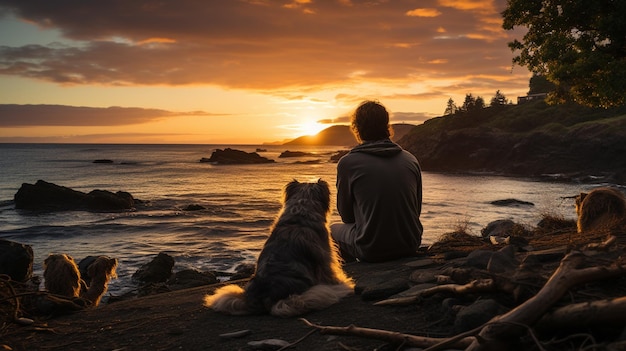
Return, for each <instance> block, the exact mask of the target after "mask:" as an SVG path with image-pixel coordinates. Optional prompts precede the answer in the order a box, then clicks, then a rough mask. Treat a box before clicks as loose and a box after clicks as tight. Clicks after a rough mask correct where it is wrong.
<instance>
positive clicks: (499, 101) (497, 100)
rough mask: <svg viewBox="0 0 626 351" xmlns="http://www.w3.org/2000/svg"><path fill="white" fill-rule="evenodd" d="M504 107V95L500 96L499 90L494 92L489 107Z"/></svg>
mask: <svg viewBox="0 0 626 351" xmlns="http://www.w3.org/2000/svg"><path fill="white" fill-rule="evenodd" d="M504 105H506V96H504V94H502V93H501V92H500V90H496V95H494V96H493V97H492V98H491V102H490V103H489V106H491V107H496V106H504Z"/></svg>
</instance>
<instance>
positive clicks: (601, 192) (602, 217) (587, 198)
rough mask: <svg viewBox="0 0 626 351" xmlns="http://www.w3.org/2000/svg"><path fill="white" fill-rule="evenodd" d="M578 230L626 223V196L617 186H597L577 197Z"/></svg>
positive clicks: (605, 227) (607, 227)
mask: <svg viewBox="0 0 626 351" xmlns="http://www.w3.org/2000/svg"><path fill="white" fill-rule="evenodd" d="M576 214H577V215H578V221H577V227H578V232H579V233H581V232H586V231H590V230H601V229H610V228H611V227H614V226H615V225H618V224H626V196H624V194H623V193H622V192H621V191H619V190H618V189H615V188H609V187H605V188H597V189H594V190H592V191H591V192H589V193H588V194H586V193H581V194H580V195H579V196H577V197H576Z"/></svg>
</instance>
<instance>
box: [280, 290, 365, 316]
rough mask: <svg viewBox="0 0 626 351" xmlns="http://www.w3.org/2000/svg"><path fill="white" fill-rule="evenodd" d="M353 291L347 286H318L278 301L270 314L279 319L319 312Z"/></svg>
mask: <svg viewBox="0 0 626 351" xmlns="http://www.w3.org/2000/svg"><path fill="white" fill-rule="evenodd" d="M353 291H354V289H353V288H352V286H350V285H349V284H344V283H341V284H333V285H329V284H320V285H315V286H313V287H311V288H310V289H309V290H307V291H305V292H303V293H302V294H300V295H291V296H289V297H288V298H286V299H283V300H280V301H278V302H277V303H276V304H274V306H272V310H271V311H270V313H271V314H272V315H274V316H279V317H292V316H297V315H301V314H303V313H306V312H309V311H312V310H321V309H324V308H326V307H328V306H330V305H333V304H335V303H337V302H339V300H340V299H341V298H343V297H345V296H348V295H350V294H352V293H353Z"/></svg>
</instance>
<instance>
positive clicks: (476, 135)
mask: <svg viewBox="0 0 626 351" xmlns="http://www.w3.org/2000/svg"><path fill="white" fill-rule="evenodd" d="M398 143H399V144H400V145H401V146H402V147H404V148H405V149H407V150H408V151H410V152H411V153H413V154H414V155H415V156H416V157H417V158H418V159H419V161H420V163H421V165H422V168H423V169H424V170H427V171H440V172H462V173H467V172H490V173H496V174H503V175H514V176H531V177H546V176H548V177H550V178H559V179H564V180H568V179H576V180H592V179H597V178H596V177H598V178H600V179H602V180H605V181H609V182H615V183H618V184H623V183H625V182H626V157H624V155H625V154H626V106H622V107H620V108H613V109H597V108H596V109H593V108H587V107H582V106H580V105H576V104H564V105H548V104H546V103H545V102H543V101H541V100H538V101H529V102H526V103H522V104H518V105H499V106H494V107H487V108H483V109H480V110H476V111H471V112H457V113H455V114H451V115H447V116H443V117H437V118H433V119H430V120H428V121H426V122H424V123H423V124H422V125H419V126H417V127H415V128H413V129H412V130H411V131H410V132H409V133H408V134H406V135H405V136H404V137H402V138H401V139H399V140H398ZM585 178H587V179H585Z"/></svg>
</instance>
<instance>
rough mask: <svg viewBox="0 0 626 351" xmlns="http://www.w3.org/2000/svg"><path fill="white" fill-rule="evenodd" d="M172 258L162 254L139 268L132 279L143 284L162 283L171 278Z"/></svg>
mask: <svg viewBox="0 0 626 351" xmlns="http://www.w3.org/2000/svg"><path fill="white" fill-rule="evenodd" d="M172 268H174V258H173V257H172V256H170V255H168V254H166V253H164V252H159V254H158V255H157V256H156V257H155V258H153V259H152V261H150V262H149V263H147V264H144V265H143V266H141V267H140V268H139V269H138V270H137V271H136V272H135V273H134V274H133V279H134V280H137V281H140V282H144V283H162V282H165V281H167V280H168V279H169V278H170V277H171V276H172Z"/></svg>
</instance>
